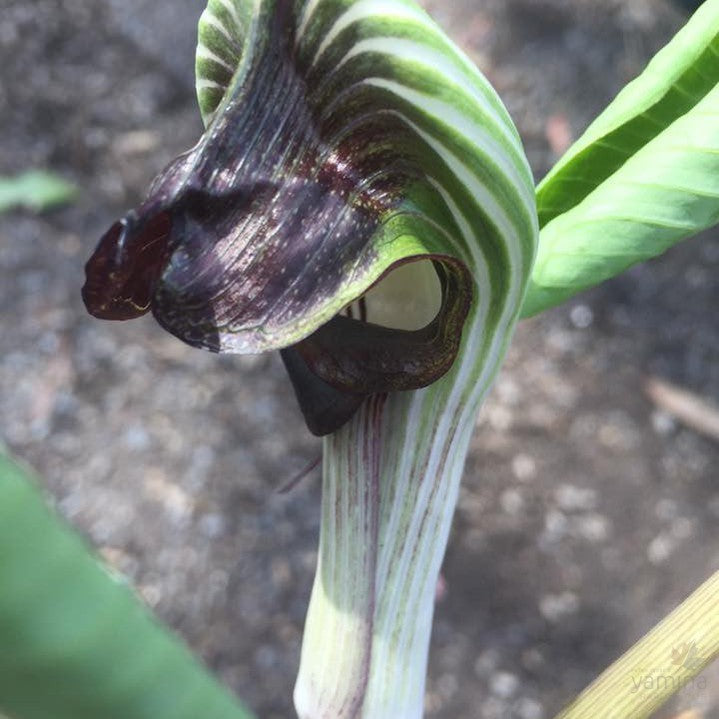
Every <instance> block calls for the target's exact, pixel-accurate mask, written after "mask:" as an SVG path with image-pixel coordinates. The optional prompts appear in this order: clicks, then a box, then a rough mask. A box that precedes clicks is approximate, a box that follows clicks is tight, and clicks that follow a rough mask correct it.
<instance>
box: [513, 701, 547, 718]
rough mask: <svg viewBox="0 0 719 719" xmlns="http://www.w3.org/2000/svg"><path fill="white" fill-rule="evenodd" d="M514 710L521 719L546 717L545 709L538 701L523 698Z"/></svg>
mask: <svg viewBox="0 0 719 719" xmlns="http://www.w3.org/2000/svg"><path fill="white" fill-rule="evenodd" d="M514 708H515V711H516V713H517V716H518V717H519V719H543V717H544V707H543V706H542V705H541V704H540V703H539V702H538V701H537V700H536V699H530V698H529V697H522V698H521V699H520V700H519V701H517V703H516V704H515V707H514Z"/></svg>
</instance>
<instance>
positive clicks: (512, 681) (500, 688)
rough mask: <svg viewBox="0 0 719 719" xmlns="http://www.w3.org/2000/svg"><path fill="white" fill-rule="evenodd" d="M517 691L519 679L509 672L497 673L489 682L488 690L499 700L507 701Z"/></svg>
mask: <svg viewBox="0 0 719 719" xmlns="http://www.w3.org/2000/svg"><path fill="white" fill-rule="evenodd" d="M517 689H519V679H518V678H517V677H516V676H515V675H514V674H510V673H509V672H497V673H496V674H494V675H492V678H491V679H490V680H489V690H490V691H491V692H492V694H494V695H495V696H497V697H500V698H501V699H509V698H510V697H512V696H514V694H515V693H516V692H517Z"/></svg>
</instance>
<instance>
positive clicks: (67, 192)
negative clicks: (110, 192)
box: [0, 170, 78, 212]
mask: <svg viewBox="0 0 719 719" xmlns="http://www.w3.org/2000/svg"><path fill="white" fill-rule="evenodd" d="M77 193H78V190H77V188H76V187H75V186H74V185H73V184H71V183H69V182H67V181H66V180H63V179H62V178H60V177H57V176H56V175H53V174H51V173H49V172H45V171H43V170H29V171H28V172H25V173H23V174H22V175H17V176H16V177H0V212H6V211H7V210H10V209H12V208H14V207H26V208H28V209H30V210H33V211H35V212H42V211H43V210H49V209H51V208H53V207H58V206H60V205H64V204H67V203H68V202H71V201H72V200H74V199H75V197H76V196H77Z"/></svg>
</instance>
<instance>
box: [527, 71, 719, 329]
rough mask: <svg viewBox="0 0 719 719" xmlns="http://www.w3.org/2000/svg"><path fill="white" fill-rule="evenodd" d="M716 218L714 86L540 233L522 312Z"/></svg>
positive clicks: (718, 131)
mask: <svg viewBox="0 0 719 719" xmlns="http://www.w3.org/2000/svg"><path fill="white" fill-rule="evenodd" d="M717 222H719V85H717V86H715V87H714V88H713V89H712V90H711V91H710V92H709V93H708V94H707V95H706V96H705V97H704V99H703V100H701V101H700V102H699V103H698V104H697V105H696V107H694V108H693V109H692V110H691V111H690V112H688V113H687V114H686V115H684V116H682V117H680V118H679V119H678V120H676V121H675V122H674V123H672V124H671V125H670V126H669V127H668V128H667V129H666V130H664V131H663V132H662V133H660V134H659V135H658V136H657V137H655V138H654V139H653V140H652V141H650V142H649V143H647V144H646V145H645V146H644V147H642V148H641V149H640V150H639V151H638V152H636V153H635V154H634V155H633V156H632V157H631V158H629V159H628V160H627V161H626V162H625V163H624V164H623V165H622V167H621V168H620V169H619V170H617V171H616V172H615V173H614V174H613V175H612V176H611V177H609V178H608V179H607V180H605V181H604V182H603V183H602V184H601V185H599V187H597V188H596V189H595V190H594V191H593V192H592V193H590V194H589V195H588V196H587V197H586V198H585V199H584V200H583V201H582V202H581V203H579V204H578V205H577V206H576V207H574V208H573V209H571V210H569V211H568V212H565V213H564V214H562V215H559V216H558V217H556V218H555V219H554V220H552V221H551V222H550V223H549V224H548V225H546V226H545V227H544V228H543V229H542V232H541V240H540V246H539V252H538V255H537V262H536V264H535V267H534V271H533V274H532V280H531V285H530V291H529V294H528V297H527V300H526V302H525V305H524V308H523V314H524V315H525V316H528V315H532V314H536V313H537V312H539V311H540V310H542V309H545V308H546V307H549V306H552V305H555V304H558V303H559V302H561V301H563V300H565V299H566V298H568V297H570V296H571V295H573V294H575V293H577V292H579V291H580V290H583V289H586V288H588V287H591V286H593V285H596V284H598V283H599V282H601V281H603V280H605V279H608V278H610V277H613V276H614V275H617V274H619V273H620V272H622V271H623V270H624V269H626V268H627V267H629V266H631V265H633V264H636V263H638V262H641V261H643V260H646V259H649V258H650V257H655V256H656V255H659V254H661V253H662V252H664V251H665V250H666V249H668V248H669V247H671V246H672V245H673V244H675V243H677V242H679V241H680V240H682V239H685V238H686V237H689V236H691V235H693V234H695V233H697V232H699V231H701V230H704V229H706V228H708V227H712V226H713V225H715V224H717Z"/></svg>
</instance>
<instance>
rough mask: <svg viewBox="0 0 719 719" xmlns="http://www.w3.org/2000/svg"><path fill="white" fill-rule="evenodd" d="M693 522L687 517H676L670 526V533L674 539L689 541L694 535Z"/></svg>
mask: <svg viewBox="0 0 719 719" xmlns="http://www.w3.org/2000/svg"><path fill="white" fill-rule="evenodd" d="M694 529H695V527H694V522H693V521H692V520H691V519H689V518H688V517H677V518H676V519H675V520H674V521H673V522H672V526H671V533H672V537H674V539H678V540H680V541H681V540H683V539H689V537H691V536H692V535H693V534H694Z"/></svg>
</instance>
